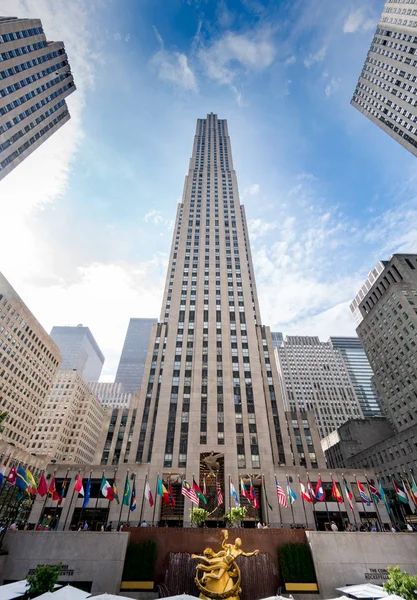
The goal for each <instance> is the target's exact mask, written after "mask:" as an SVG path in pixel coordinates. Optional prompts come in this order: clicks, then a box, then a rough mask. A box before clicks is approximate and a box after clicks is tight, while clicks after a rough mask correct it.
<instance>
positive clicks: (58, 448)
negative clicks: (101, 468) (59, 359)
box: [29, 370, 105, 464]
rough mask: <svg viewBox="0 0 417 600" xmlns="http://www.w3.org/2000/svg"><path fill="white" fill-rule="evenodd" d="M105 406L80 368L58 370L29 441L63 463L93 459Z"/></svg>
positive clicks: (87, 461)
mask: <svg viewBox="0 0 417 600" xmlns="http://www.w3.org/2000/svg"><path fill="white" fill-rule="evenodd" d="M104 411H105V409H104V408H103V406H102V405H101V403H100V401H99V399H98V398H97V396H96V395H95V394H93V392H92V391H91V389H90V388H89V386H88V384H87V383H86V382H85V381H84V380H83V378H82V377H81V376H80V374H79V373H77V372H76V371H62V370H60V371H58V373H57V374H56V376H55V380H54V383H53V385H52V388H51V390H50V392H49V394H48V396H47V398H46V401H45V403H44V406H43V408H42V412H41V414H40V416H39V419H38V423H37V425H36V428H35V429H34V431H33V435H32V439H31V442H30V445H29V448H30V450H31V452H33V453H36V454H48V455H49V457H50V458H51V460H54V461H56V462H60V463H78V464H86V463H87V464H88V463H91V462H92V460H93V458H94V454H95V451H96V447H97V442H98V438H99V435H100V432H101V429H102V426H103V419H104Z"/></svg>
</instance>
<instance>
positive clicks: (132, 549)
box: [123, 540, 156, 581]
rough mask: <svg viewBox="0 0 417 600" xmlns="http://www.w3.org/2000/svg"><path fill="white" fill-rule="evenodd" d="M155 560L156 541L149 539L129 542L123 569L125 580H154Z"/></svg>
mask: <svg viewBox="0 0 417 600" xmlns="http://www.w3.org/2000/svg"><path fill="white" fill-rule="evenodd" d="M155 562H156V543H155V542H153V541H151V540H148V541H146V542H139V543H138V544H129V545H128V547H127V551H126V557H125V566H124V569H123V581H153V580H154V575H155Z"/></svg>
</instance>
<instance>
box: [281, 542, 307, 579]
mask: <svg viewBox="0 0 417 600" xmlns="http://www.w3.org/2000/svg"><path fill="white" fill-rule="evenodd" d="M279 564H280V566H281V573H282V576H283V578H284V581H285V582H286V583H316V574H315V571H314V564H313V559H312V557H311V553H310V548H309V547H308V546H307V544H286V545H285V546H282V548H280V549H279Z"/></svg>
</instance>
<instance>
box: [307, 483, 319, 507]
mask: <svg viewBox="0 0 417 600" xmlns="http://www.w3.org/2000/svg"><path fill="white" fill-rule="evenodd" d="M307 490H308V495H309V496H310V498H311V501H312V503H313V504H315V503H316V502H317V498H316V492H315V491H314V488H313V484H312V483H311V481H310V478H308V479H307Z"/></svg>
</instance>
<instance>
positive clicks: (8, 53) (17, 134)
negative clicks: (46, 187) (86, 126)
mask: <svg viewBox="0 0 417 600" xmlns="http://www.w3.org/2000/svg"><path fill="white" fill-rule="evenodd" d="M74 90H75V85H74V81H73V78H72V75H71V70H70V66H69V64H68V58H67V55H66V53H65V49H64V44H63V42H48V41H47V40H46V37H45V34H44V32H43V29H42V23H41V21H40V20H39V19H17V18H15V17H0V180H1V179H3V178H4V177H5V176H6V175H7V174H8V173H10V171H12V170H13V169H14V168H15V167H16V166H17V165H18V164H19V163H21V162H22V161H23V160H24V159H25V158H26V157H27V156H29V154H31V153H32V152H33V151H34V150H35V149H36V148H38V147H39V146H40V145H41V144H42V143H43V142H44V141H45V140H47V139H48V138H49V137H50V136H51V135H52V134H53V133H55V132H56V131H57V130H58V129H59V128H60V127H62V125H63V124H64V123H65V122H66V121H68V120H69V119H70V114H69V112H68V108H67V104H66V102H65V98H66V97H67V96H69V94H71V93H72V92H73V91H74Z"/></svg>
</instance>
